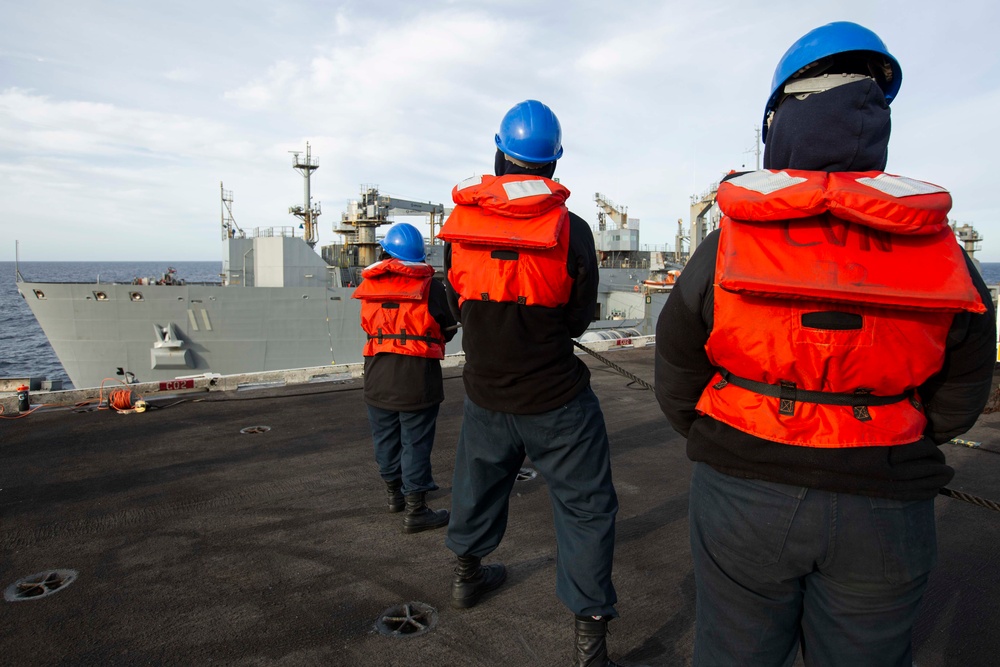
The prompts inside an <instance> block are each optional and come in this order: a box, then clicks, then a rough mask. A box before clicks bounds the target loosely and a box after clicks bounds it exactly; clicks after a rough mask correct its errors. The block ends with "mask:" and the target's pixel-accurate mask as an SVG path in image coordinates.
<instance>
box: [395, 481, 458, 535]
mask: <svg viewBox="0 0 1000 667" xmlns="http://www.w3.org/2000/svg"><path fill="white" fill-rule="evenodd" d="M424 496H425V492H424V491H417V492H415V493H408V494H407V495H406V515H405V516H404V517H403V532H404V533H419V532H420V531H422V530H432V529H434V528H440V527H442V526H447V525H448V510H432V509H431V508H430V507H428V506H427V504H426V503H425V502H424Z"/></svg>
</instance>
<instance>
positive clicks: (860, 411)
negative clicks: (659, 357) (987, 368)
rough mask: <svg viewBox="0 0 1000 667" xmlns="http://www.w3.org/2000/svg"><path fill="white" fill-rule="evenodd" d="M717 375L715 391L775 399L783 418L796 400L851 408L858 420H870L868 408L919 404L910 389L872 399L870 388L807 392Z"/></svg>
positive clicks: (790, 385) (788, 384)
mask: <svg viewBox="0 0 1000 667" xmlns="http://www.w3.org/2000/svg"><path fill="white" fill-rule="evenodd" d="M719 374H720V375H722V380H720V381H719V382H716V383H715V384H714V385H712V387H713V388H714V389H722V388H723V387H725V386H726V385H729V384H733V385H736V386H737V387H740V388H742V389H746V390H748V391H752V392H754V393H755V394H761V395H763V396H770V397H772V398H777V399H779V403H778V414H782V415H791V414H794V412H795V403H796V401H802V402H803V403H818V404H820V405H843V406H847V407H850V408H853V409H854V417H855V418H856V419H858V420H859V421H869V420H870V419H871V418H872V417H871V414H870V413H869V412H868V408H869V407H870V406H873V405H876V406H877V405H891V404H893V403H899V402H900V401H905V400H907V399H909V401H910V403H911V404H912V405H913V407H914V408H916V409H918V410H919V409H920V402H919V401H918V400H917V399H916V397H915V395H914V393H913V390H910V391H906V392H903V393H902V394H896V395H894V396H874V395H872V393H871V390H870V389H857V390H855V391H854V392H852V393H850V394H848V393H837V392H832V391H807V390H804V389H797V388H796V387H795V383H794V382H785V381H782V382H781V383H780V384H768V383H766V382H757V381H756V380H748V379H747V378H743V377H740V376H738V375H733V374H732V373H730V372H729V371H727V370H725V369H722V370H720V371H719Z"/></svg>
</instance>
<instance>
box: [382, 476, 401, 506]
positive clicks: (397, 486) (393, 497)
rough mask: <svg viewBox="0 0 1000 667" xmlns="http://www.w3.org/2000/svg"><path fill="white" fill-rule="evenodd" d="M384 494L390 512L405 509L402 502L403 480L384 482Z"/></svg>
mask: <svg viewBox="0 0 1000 667" xmlns="http://www.w3.org/2000/svg"><path fill="white" fill-rule="evenodd" d="M385 492H386V495H387V496H388V499H389V511H390V512H402V511H403V510H404V509H406V501H405V500H403V480H401V479H391V480H389V479H387V480H385Z"/></svg>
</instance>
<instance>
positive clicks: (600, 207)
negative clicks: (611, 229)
mask: <svg viewBox="0 0 1000 667" xmlns="http://www.w3.org/2000/svg"><path fill="white" fill-rule="evenodd" d="M594 201H595V202H597V229H599V230H600V231H602V232H603V231H604V230H605V229H607V222H606V218H611V220H612V221H614V223H615V224H616V225H618V229H628V207H627V206H624V207H619V206H617V205H616V204H615V203H614V202H613V201H611V200H610V199H608V198H607V197H605V196H604V195H602V194H601V193H600V192H598V193H596V194H594Z"/></svg>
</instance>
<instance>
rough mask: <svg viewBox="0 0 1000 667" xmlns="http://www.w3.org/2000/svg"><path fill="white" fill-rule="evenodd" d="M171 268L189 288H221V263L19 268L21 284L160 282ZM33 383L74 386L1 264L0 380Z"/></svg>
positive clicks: (10, 271) (8, 266)
mask: <svg viewBox="0 0 1000 667" xmlns="http://www.w3.org/2000/svg"><path fill="white" fill-rule="evenodd" d="M169 266H172V267H174V268H175V269H177V274H176V277H177V278H180V279H182V280H185V281H187V282H190V283H200V282H216V283H217V282H219V272H220V271H221V270H222V262H218V261H215V262H20V263H19V264H18V267H19V268H20V270H21V276H22V277H23V278H24V279H25V280H32V281H44V282H98V281H100V282H102V283H112V282H119V283H130V282H132V279H133V278H144V277H146V278H154V279H158V278H160V277H161V276H162V275H163V273H164V272H165V271H166V270H167V267H169ZM6 377H37V378H45V379H48V380H62V382H63V388H64V389H71V388H72V387H73V384H72V383H71V382H70V379H69V376H67V375H66V371H65V370H63V367H62V364H61V363H59V358H58V357H56V354H55V352H54V351H53V350H52V346H51V345H49V341H48V340H47V339H46V338H45V333H44V332H42V328H41V327H40V326H38V322H37V321H35V316H34V315H32V314H31V309H30V308H28V304H26V303H25V302H24V299H22V298H21V295H20V294H19V293H18V291H17V283H16V276H15V270H14V262H0V378H6Z"/></svg>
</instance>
